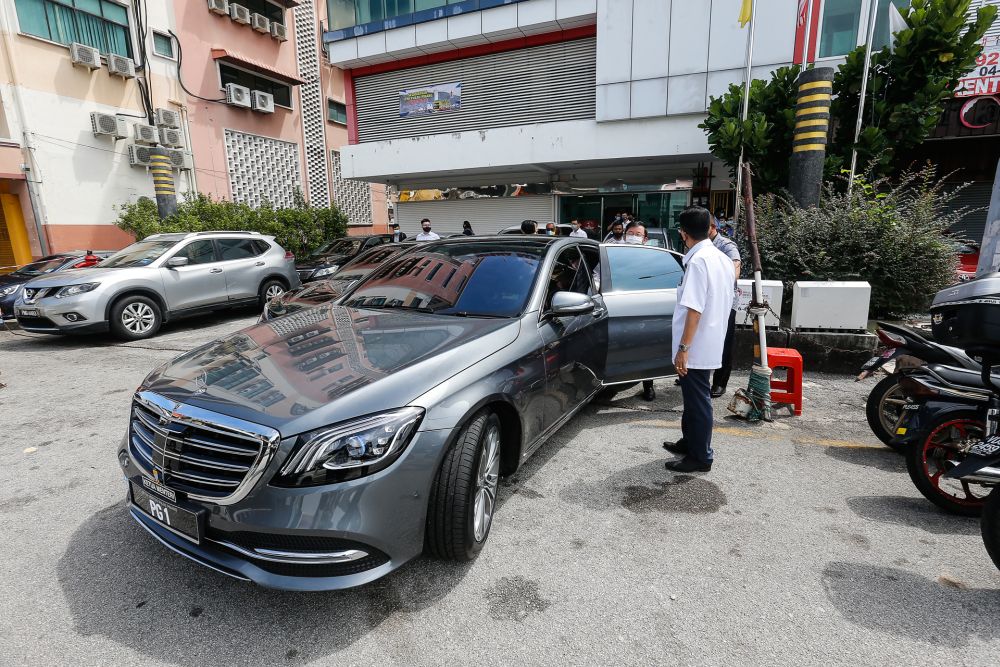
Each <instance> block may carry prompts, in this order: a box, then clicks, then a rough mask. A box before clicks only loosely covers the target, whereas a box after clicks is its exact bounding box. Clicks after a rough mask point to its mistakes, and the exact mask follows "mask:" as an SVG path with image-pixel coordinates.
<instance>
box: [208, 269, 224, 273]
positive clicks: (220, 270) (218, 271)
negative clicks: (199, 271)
mask: <svg viewBox="0 0 1000 667" xmlns="http://www.w3.org/2000/svg"><path fill="white" fill-rule="evenodd" d="M209 273H222V269H212V270H211V271H209Z"/></svg>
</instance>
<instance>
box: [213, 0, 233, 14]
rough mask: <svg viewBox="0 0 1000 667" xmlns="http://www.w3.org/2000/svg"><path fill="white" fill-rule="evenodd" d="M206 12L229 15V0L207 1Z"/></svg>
mask: <svg viewBox="0 0 1000 667" xmlns="http://www.w3.org/2000/svg"><path fill="white" fill-rule="evenodd" d="M208 10H209V11H212V12H215V13H216V14H226V15H228V14H229V0H208Z"/></svg>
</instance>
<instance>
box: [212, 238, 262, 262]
mask: <svg viewBox="0 0 1000 667" xmlns="http://www.w3.org/2000/svg"><path fill="white" fill-rule="evenodd" d="M218 244H219V253H220V254H221V255H222V259H223V260H227V259H246V258H248V257H254V256H256V255H257V254H259V253H258V252H257V251H256V249H255V248H254V244H253V241H251V240H250V239H219V240H218Z"/></svg>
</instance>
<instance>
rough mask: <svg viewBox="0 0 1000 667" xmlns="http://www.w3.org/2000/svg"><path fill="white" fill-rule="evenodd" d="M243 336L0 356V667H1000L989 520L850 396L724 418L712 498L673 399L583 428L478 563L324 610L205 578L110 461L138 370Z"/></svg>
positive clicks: (422, 571) (434, 567) (589, 414)
mask: <svg viewBox="0 0 1000 667" xmlns="http://www.w3.org/2000/svg"><path fill="white" fill-rule="evenodd" d="M250 322H251V318H249V317H244V316H238V317H235V318H234V317H228V318H224V317H217V318H203V319H198V320H192V321H187V322H182V323H180V325H179V326H173V327H170V328H168V329H166V330H165V331H164V333H163V335H161V336H160V337H158V338H156V339H154V340H152V341H146V342H143V343H139V344H119V343H117V342H115V341H113V340H110V339H108V338H87V339H60V338H50V337H33V336H28V335H24V334H21V335H14V334H10V333H0V382H4V383H6V384H7V387H6V388H4V389H0V432H2V433H3V435H4V436H5V437H4V438H3V441H2V445H0V448H2V449H0V453H2V456H3V462H4V464H3V465H2V466H0V586H2V590H0V593H2V594H0V665H4V666H7V665H69V664H72V665H131V664H144V665H145V664H181V665H244V664H246V665H265V664H266V665H275V664H278V665H285V664H287V665H298V664H306V663H309V664H317V665H334V664H336V665H345V664H357V665H370V664H408V665H409V664H413V665H417V664H444V663H453V664H463V665H464V664H472V663H479V664H497V665H500V664H504V665H506V664H519V663H523V664H556V663H558V664H581V665H582V664H588V665H593V664H662V665H793V664H795V665H799V664H823V665H859V664H864V665H893V666H898V665H917V664H946V663H948V664H963V665H989V664H992V665H996V664H998V662H1000V658H998V656H1000V624H998V622H997V619H1000V591H998V589H1000V572H998V571H997V570H996V569H995V568H994V567H993V565H992V564H991V563H990V562H989V560H988V558H987V555H986V553H985V551H984V549H983V545H982V542H981V540H980V537H979V529H978V524H977V522H976V520H975V519H964V518H960V517H953V516H949V515H946V514H943V513H942V512H940V511H939V510H937V509H936V508H934V507H933V506H931V505H930V504H929V503H928V502H926V501H925V500H924V499H923V498H922V497H921V496H920V495H919V494H918V493H917V491H916V490H915V488H914V487H913V485H912V484H911V483H910V480H909V478H908V476H907V474H906V471H905V466H904V463H903V461H902V459H901V458H900V457H898V456H897V455H896V454H894V453H892V452H891V451H889V450H887V449H886V448H884V447H882V446H880V445H879V443H878V442H877V441H876V440H875V438H874V437H873V436H872V435H871V434H870V433H869V432H868V429H867V426H866V424H865V422H864V414H863V404H864V397H865V392H866V391H867V390H868V389H869V388H870V384H860V385H859V384H854V383H853V382H852V381H851V380H850V379H848V378H840V377H831V376H810V375H808V374H807V378H806V379H807V388H806V392H807V399H808V401H807V403H806V405H805V411H804V414H803V415H802V416H801V417H799V418H788V417H782V418H781V419H780V420H778V421H777V422H775V423H773V424H769V425H761V426H748V425H746V424H743V423H740V422H735V421H732V420H729V419H727V418H726V417H725V415H726V413H725V410H724V407H723V404H722V403H718V404H717V405H716V410H717V413H716V414H717V418H718V428H717V431H716V440H715V446H716V450H717V462H716V466H715V468H714V470H713V471H712V472H711V473H710V474H708V475H702V476H684V475H673V474H668V473H667V472H666V471H665V470H664V468H663V461H664V460H665V454H664V452H663V450H662V449H661V448H660V442H661V441H662V440H663V439H664V438H665V437H676V436H677V435H678V431H677V429H678V427H679V412H678V408H679V405H680V392H679V390H678V389H677V388H675V387H674V386H673V385H672V383H668V382H661V383H658V385H657V389H658V392H659V398H658V399H657V401H655V402H654V403H652V404H646V403H644V402H643V401H641V400H637V399H636V398H634V397H633V396H628V395H626V397H625V398H623V399H621V400H617V401H613V402H609V403H603V404H594V405H592V406H590V407H589V408H587V409H586V410H585V411H583V412H582V413H581V414H580V415H579V416H578V417H577V418H575V419H574V420H573V421H572V422H571V423H570V424H568V425H567V426H566V427H564V428H563V429H562V430H561V431H560V432H559V433H558V434H557V435H556V436H555V437H554V438H553V439H552V440H551V441H550V442H549V443H547V444H546V445H545V446H544V447H543V448H542V449H541V450H540V451H539V452H538V453H537V454H536V455H535V457H534V458H533V459H532V460H531V461H530V462H529V463H528V464H527V465H526V466H525V467H524V468H523V469H522V470H521V471H520V472H519V473H518V474H517V475H516V476H515V477H514V478H512V479H508V480H505V482H504V488H503V490H502V491H503V492H502V496H501V503H502V504H501V506H500V508H499V512H498V514H497V518H496V522H495V524H494V527H493V532H492V535H491V537H490V541H489V543H488V544H487V546H486V548H485V549H484V551H483V552H482V554H481V555H480V557H479V558H478V559H477V560H476V561H475V562H473V563H471V564H462V565H456V564H453V563H446V562H440V561H436V560H432V559H430V558H422V559H419V560H417V561H415V562H413V563H410V564H409V565H407V566H405V567H404V568H402V569H401V570H400V571H398V572H396V573H395V574H393V575H391V576H389V577H387V578H386V579H384V580H382V581H380V582H378V583H375V584H373V585H370V586H368V587H365V588H362V589H356V590H353V591H349V592H345V593H322V594H293V593H283V592H276V591H269V590H265V589H262V588H258V587H255V586H253V585H250V584H245V583H240V582H237V581H235V580H231V579H228V578H226V577H223V576H221V575H217V574H216V573H214V572H211V571H209V570H206V569H203V568H201V567H199V566H197V565H195V564H193V563H191V562H189V561H187V560H185V559H183V558H181V557H179V556H176V555H174V554H172V553H169V552H167V551H166V550H164V549H163V548H162V547H161V546H160V545H159V544H157V543H155V542H154V541H153V540H151V539H150V538H149V536H148V535H146V534H145V533H144V532H143V531H142V530H141V529H140V528H139V527H138V526H136V525H134V524H133V523H132V520H131V519H130V518H128V517H127V516H126V513H125V506H124V502H123V498H124V494H125V487H124V485H123V483H122V479H121V474H120V472H119V468H118V464H117V462H116V460H115V450H116V445H117V443H118V441H119V439H120V438H121V436H122V434H123V432H124V428H125V426H126V421H127V412H128V405H129V398H130V394H131V392H132V390H133V389H134V388H135V387H136V385H137V384H138V383H139V382H140V381H141V379H142V378H143V376H144V375H145V374H146V372H147V371H149V370H150V369H152V368H153V367H155V366H156V365H158V364H159V363H161V362H162V361H165V360H167V359H170V358H171V357H173V356H175V355H176V354H178V353H179V352H181V351H184V350H187V349H189V348H191V347H193V346H195V345H197V344H199V343H201V342H204V341H206V340H209V339H211V338H214V337H216V336H218V335H220V334H223V333H226V332H229V331H233V330H236V329H239V328H241V327H243V326H246V325H247V324H249V323H250ZM807 370H808V369H807ZM743 382H745V378H744V377H742V376H740V377H737V378H734V381H733V383H734V386H738V385H739V384H742V383H743ZM631 393H632V392H629V394H631Z"/></svg>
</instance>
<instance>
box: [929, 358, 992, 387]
mask: <svg viewBox="0 0 1000 667" xmlns="http://www.w3.org/2000/svg"><path fill="white" fill-rule="evenodd" d="M926 368H927V369H928V370H929V371H932V372H933V373H934V374H935V375H937V376H938V377H940V378H941V379H942V380H944V381H945V382H947V383H949V384H954V385H958V386H960V387H969V388H972V389H985V388H986V386H985V385H984V384H983V376H982V373H980V372H979V371H973V370H969V369H967V368H955V367H954V366H944V365H942V364H933V365H931V366H927V367H926ZM992 376H993V381H994V382H996V383H998V384H1000V374H998V373H993V374H992ZM991 389H992V387H991Z"/></svg>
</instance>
